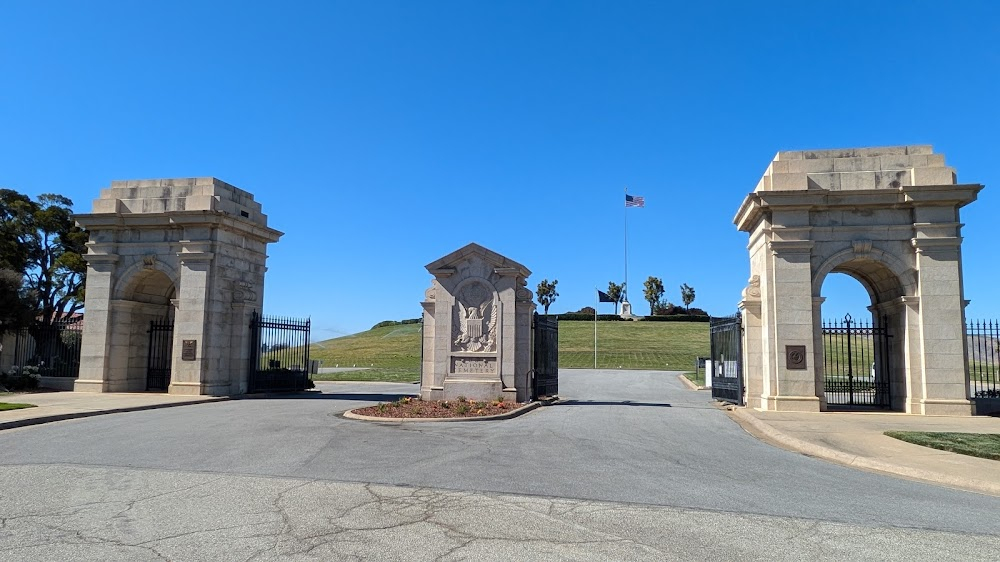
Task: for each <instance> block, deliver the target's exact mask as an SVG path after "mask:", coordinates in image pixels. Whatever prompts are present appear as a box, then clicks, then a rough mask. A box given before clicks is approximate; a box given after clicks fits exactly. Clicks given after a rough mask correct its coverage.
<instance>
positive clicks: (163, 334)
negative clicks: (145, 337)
mask: <svg viewBox="0 0 1000 562" xmlns="http://www.w3.org/2000/svg"><path fill="white" fill-rule="evenodd" d="M173 348H174V321H173V320H170V319H167V318H162V319H160V320H152V321H150V323H149V354H148V355H147V357H146V390H167V388H168V387H169V386H170V371H171V365H173V354H174V353H173Z"/></svg>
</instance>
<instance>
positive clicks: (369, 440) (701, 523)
mask: <svg viewBox="0 0 1000 562" xmlns="http://www.w3.org/2000/svg"><path fill="white" fill-rule="evenodd" d="M320 388H321V389H322V390H323V393H322V394H314V395H313V396H312V397H309V398H281V399H248V400H237V401H230V402H221V403H213V404H203V405H195V406H184V407H178V408H168V409H162V410H150V411H144V412H135V413H127V414H116V415H109V416H101V417H95V418H88V419H81V420H74V421H67V422H59V423H53V424H48V425H44V426H37V427H31V428H23V429H16V430H8V431H3V432H0V451H2V452H3V455H2V460H0V500H2V501H0V560H4V559H11V560H34V559H38V560H41V559H53V560H56V559H67V558H66V557H65V556H64V555H66V554H72V556H70V557H71V558H75V559H80V560H83V559H95V560H114V559H123V560H145V559H164V558H165V559H172V560H185V559H233V560H249V559H277V558H286V557H297V558H316V559H332V558H350V557H352V556H358V557H361V558H366V559H368V558H376V557H377V558H380V559H414V558H416V559H434V558H454V559H461V558H477V559H498V560H499V559H510V558H512V557H515V556H516V557H519V558H529V559H552V558H564V559H670V558H678V559H690V558H701V559H705V558H708V559H712V558H721V557H726V558H732V557H754V558H761V557H766V558H774V559H782V558H783V559H801V558H827V559H833V558H843V557H852V558H860V559H869V558H871V559H876V558H877V559H887V558H893V559H938V560H940V559H942V558H955V557H962V558H965V559H992V558H993V555H994V554H995V552H996V551H997V549H1000V518H998V517H997V514H998V513H1000V498H995V497H990V496H984V495H978V494H973V493H968V492H961V491H955V490H950V489H946V488H942V487H937V486H933V485H929V484H923V483H917V482H911V481H907V480H902V479H897V478H893V477H889V476H884V475H879V474H871V473H867V472H862V471H857V470H853V469H849V468H846V467H842V466H839V465H834V464H830V463H827V462H824V461H820V460H816V459H812V458H809V457H805V456H802V455H799V454H795V453H790V452H787V451H784V450H781V449H777V448H774V447H771V446H769V445H766V444H763V443H761V442H759V441H757V440H756V439H754V438H752V437H751V436H749V435H747V434H746V433H745V432H744V431H743V430H742V429H741V428H740V427H739V426H738V425H736V424H735V423H733V422H732V421H731V420H729V418H728V417H727V416H726V415H725V414H724V413H723V412H722V411H720V410H718V409H716V408H715V407H714V405H712V404H711V402H710V400H709V397H708V396H707V394H706V393H705V392H692V391H689V390H687V389H685V388H684V387H682V385H681V384H680V383H679V382H678V381H677V380H676V376H675V375H673V374H670V373H664V372H647V371H631V372H620V371H582V370H580V371H563V372H562V373H561V377H560V391H561V393H560V394H561V396H563V397H564V401H563V402H561V403H559V404H556V405H552V406H547V407H544V408H540V409H538V410H535V411H533V412H531V413H528V414H526V415H524V416H521V417H519V418H515V419H511V420H506V421H499V422H462V423H404V424H393V423H370V422H362V421H356V420H349V419H345V418H343V417H341V416H340V415H339V414H341V413H342V412H343V411H345V410H347V409H350V408H354V407H359V406H362V405H366V404H370V403H372V402H373V401H379V400H389V399H392V398H394V397H395V396H397V395H400V394H404V393H414V392H415V391H416V388H415V386H413V385H373V384H356V385H344V384H320Z"/></svg>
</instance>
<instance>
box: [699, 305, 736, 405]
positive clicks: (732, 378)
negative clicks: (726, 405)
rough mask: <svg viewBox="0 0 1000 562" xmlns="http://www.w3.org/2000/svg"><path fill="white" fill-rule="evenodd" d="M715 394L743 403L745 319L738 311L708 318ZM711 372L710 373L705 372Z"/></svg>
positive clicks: (717, 398) (722, 399)
mask: <svg viewBox="0 0 1000 562" xmlns="http://www.w3.org/2000/svg"><path fill="white" fill-rule="evenodd" d="M708 331H709V335H710V341H711V350H712V352H711V355H712V357H711V360H710V364H709V367H711V369H706V370H710V371H711V373H712V398H715V399H716V400H720V401H726V402H732V403H733V404H736V405H738V406H742V405H743V390H744V389H743V322H742V319H741V317H740V315H739V313H737V314H734V315H733V316H725V317H721V318H715V317H713V318H712V319H711V320H709V323H708ZM705 376H706V377H707V376H708V375H707V373H706V375H705Z"/></svg>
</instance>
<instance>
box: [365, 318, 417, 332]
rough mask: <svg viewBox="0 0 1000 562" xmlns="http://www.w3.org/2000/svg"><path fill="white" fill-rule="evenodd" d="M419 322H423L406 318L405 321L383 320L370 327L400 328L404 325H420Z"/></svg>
mask: <svg viewBox="0 0 1000 562" xmlns="http://www.w3.org/2000/svg"><path fill="white" fill-rule="evenodd" d="M421 322H423V320H422V319H420V318H408V319H406V320H383V321H381V322H379V323H378V324H375V325H374V326H372V328H371V329H372V330H374V329H376V328H385V327H386V326H402V325H404V324H420V323H421Z"/></svg>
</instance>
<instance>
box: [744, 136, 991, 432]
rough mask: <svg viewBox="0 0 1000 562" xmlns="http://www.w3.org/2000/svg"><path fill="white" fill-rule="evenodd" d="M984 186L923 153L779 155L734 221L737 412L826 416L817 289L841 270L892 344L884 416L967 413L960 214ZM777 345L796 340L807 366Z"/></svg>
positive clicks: (914, 149) (912, 149)
mask: <svg viewBox="0 0 1000 562" xmlns="http://www.w3.org/2000/svg"><path fill="white" fill-rule="evenodd" d="M982 187H983V186H982V185H979V184H967V185H965V184H958V183H957V182H956V177H955V171H954V169H952V168H950V167H948V166H945V161H944V156H943V155H940V154H934V153H933V150H932V149H931V147H930V146H923V145H920V146H891V147H876V148H850V149H837V150H815V151H783V152H779V153H778V154H777V155H776V156H775V158H774V161H772V162H771V163H770V165H768V167H767V170H766V171H765V173H764V176H763V177H762V178H761V180H760V181H759V182H758V184H757V187H756V189H755V190H754V191H753V192H752V193H750V194H749V195H747V197H746V199H745V200H744V201H743V205H742V206H741V207H740V210H739V212H738V213H737V215H736V218H735V219H734V222H735V223H736V225H737V227H738V228H739V229H740V230H742V231H744V232H747V233H749V235H750V244H749V246H748V249H749V253H750V272H751V277H750V281H749V283H748V285H747V287H746V289H745V290H744V291H743V300H742V301H741V303H740V308H741V310H742V311H743V322H744V333H745V338H746V340H745V341H746V345H745V349H744V365H745V368H744V372H745V376H746V388H747V391H746V393H747V395H746V400H747V404H748V405H749V406H751V407H755V408H761V409H765V410H798V411H816V410H823V409H825V408H826V398H825V392H824V382H823V341H822V331H821V322H822V313H821V310H822V303H823V298H822V296H821V294H820V293H821V288H822V285H823V281H824V279H825V278H826V276H827V275H828V274H829V273H833V272H843V273H848V274H850V275H852V276H853V277H855V278H856V279H858V280H859V281H860V282H861V283H862V285H864V287H865V288H866V289H867V290H868V292H869V294H870V295H871V298H872V306H871V307H870V310H871V311H872V315H873V320H874V324H876V325H882V326H884V327H886V328H887V329H888V330H889V332H890V334H891V335H892V336H893V345H892V347H891V350H890V354H891V361H890V365H891V367H890V372H889V375H888V377H889V382H890V393H891V406H892V408H893V409H895V410H900V411H905V412H908V413H917V414H947V415H955V414H964V415H968V414H969V413H970V412H971V407H970V402H969V396H968V374H967V372H966V365H965V342H964V335H963V334H964V324H965V312H964V308H965V298H964V294H963V288H962V261H961V251H960V247H961V240H962V238H961V232H960V229H961V223H960V219H959V209H960V208H961V207H962V206H964V205H966V204H968V203H970V202H972V201H975V199H976V197H977V194H978V193H979V191H980V190H981V189H982ZM788 345H804V346H806V357H807V361H806V368H805V369H792V370H790V369H788V368H787V366H786V365H785V355H784V350H785V347H786V346H788Z"/></svg>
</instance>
